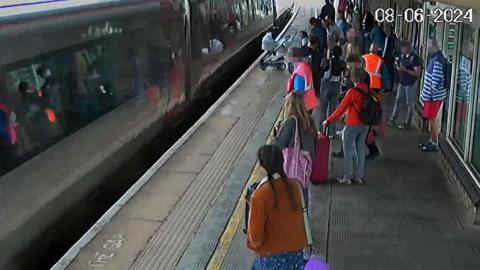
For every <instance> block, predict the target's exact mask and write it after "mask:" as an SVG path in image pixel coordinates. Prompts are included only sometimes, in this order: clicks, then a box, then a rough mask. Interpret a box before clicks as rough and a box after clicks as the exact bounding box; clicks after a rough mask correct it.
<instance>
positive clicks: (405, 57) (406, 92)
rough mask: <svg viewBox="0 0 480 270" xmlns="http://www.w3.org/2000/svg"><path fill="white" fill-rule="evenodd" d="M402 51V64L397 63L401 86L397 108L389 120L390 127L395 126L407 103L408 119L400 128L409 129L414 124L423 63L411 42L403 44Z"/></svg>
mask: <svg viewBox="0 0 480 270" xmlns="http://www.w3.org/2000/svg"><path fill="white" fill-rule="evenodd" d="M401 51H402V56H401V58H400V63H397V64H398V65H397V69H398V75H399V79H400V84H399V85H398V91H397V98H396V99H395V106H394V107H393V112H392V116H391V117H390V119H389V120H388V125H390V126H393V125H395V121H396V120H397V118H398V111H399V109H400V106H401V105H402V103H403V102H405V104H406V105H407V107H408V110H407V117H406V119H405V122H403V123H402V124H400V125H399V126H398V128H400V129H407V128H409V127H410V125H411V123H412V117H413V113H414V112H415V104H416V103H417V95H416V92H415V89H416V84H417V81H418V78H419V77H420V75H421V73H422V71H421V67H422V62H421V59H420V57H419V56H418V55H417V54H416V53H415V52H414V51H413V49H412V45H411V44H410V42H403V43H402V45H401ZM404 100H405V101H404Z"/></svg>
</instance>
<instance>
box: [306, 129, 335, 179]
mask: <svg viewBox="0 0 480 270" xmlns="http://www.w3.org/2000/svg"><path fill="white" fill-rule="evenodd" d="M327 134H328V127H325V128H324V130H323V132H322V133H319V134H318V140H317V149H316V151H315V159H314V161H313V170H312V176H311V177H310V180H311V182H312V184H320V183H323V182H326V181H327V180H328V169H329V167H330V139H329V138H328V135H327Z"/></svg>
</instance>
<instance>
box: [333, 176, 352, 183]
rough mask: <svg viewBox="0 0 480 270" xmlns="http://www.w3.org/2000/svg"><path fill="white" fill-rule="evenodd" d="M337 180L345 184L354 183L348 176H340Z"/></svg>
mask: <svg viewBox="0 0 480 270" xmlns="http://www.w3.org/2000/svg"><path fill="white" fill-rule="evenodd" d="M337 181H338V182H339V183H340V184H344V185H351V184H352V180H350V179H348V178H344V177H342V178H338V179H337Z"/></svg>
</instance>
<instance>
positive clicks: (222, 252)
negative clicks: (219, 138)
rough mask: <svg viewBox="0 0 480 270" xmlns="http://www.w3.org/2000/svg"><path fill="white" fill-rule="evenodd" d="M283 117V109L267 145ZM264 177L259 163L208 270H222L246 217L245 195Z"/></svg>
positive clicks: (249, 179)
mask: <svg viewBox="0 0 480 270" xmlns="http://www.w3.org/2000/svg"><path fill="white" fill-rule="evenodd" d="M282 115H283V109H282V111H281V112H280V114H279V115H278V118H277V120H275V124H274V127H273V128H272V130H271V131H270V135H269V136H268V139H267V144H268V143H270V142H271V141H272V138H273V129H274V128H275V126H276V124H277V123H278V120H279V119H281V116H282ZM264 177H265V172H264V171H263V170H262V169H261V167H260V164H259V162H258V161H257V162H256V164H255V167H254V169H253V171H252V174H251V175H250V177H249V178H248V181H247V185H246V186H245V188H244V189H243V192H242V196H241V197H240V200H238V202H237V205H236V206H235V210H234V212H233V214H232V216H231V217H230V220H229V221H228V224H227V228H226V229H225V231H224V232H223V235H222V237H221V238H220V242H219V243H218V246H217V248H216V249H215V252H214V253H213V255H212V258H211V259H210V262H209V263H208V266H207V269H208V270H221V269H222V268H221V267H222V265H223V261H224V260H225V257H226V256H227V253H228V251H229V250H230V247H231V246H232V242H233V238H234V237H235V233H236V232H237V230H238V226H239V225H240V222H241V221H242V217H243V215H244V211H245V195H246V194H247V189H248V187H249V186H250V185H251V184H252V183H254V182H255V181H258V180H260V179H262V178H264Z"/></svg>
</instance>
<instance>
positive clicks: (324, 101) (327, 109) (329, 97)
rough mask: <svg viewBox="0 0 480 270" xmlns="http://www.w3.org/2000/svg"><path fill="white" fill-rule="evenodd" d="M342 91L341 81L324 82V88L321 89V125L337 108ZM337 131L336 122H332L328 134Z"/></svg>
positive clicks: (333, 133)
mask: <svg viewBox="0 0 480 270" xmlns="http://www.w3.org/2000/svg"><path fill="white" fill-rule="evenodd" d="M340 91H341V85H340V82H325V81H323V82H322V90H321V91H320V102H321V104H320V126H321V125H322V123H323V121H325V119H327V117H328V116H330V115H331V114H332V113H333V112H334V111H335V110H336V109H337V107H338V96H339V95H340ZM335 131H336V129H335V123H331V124H330V125H329V129H328V134H327V135H329V136H330V135H335Z"/></svg>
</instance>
